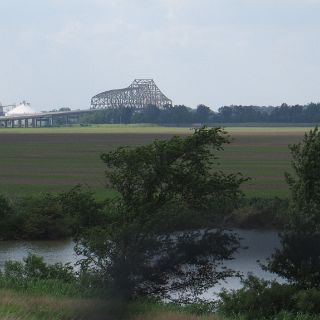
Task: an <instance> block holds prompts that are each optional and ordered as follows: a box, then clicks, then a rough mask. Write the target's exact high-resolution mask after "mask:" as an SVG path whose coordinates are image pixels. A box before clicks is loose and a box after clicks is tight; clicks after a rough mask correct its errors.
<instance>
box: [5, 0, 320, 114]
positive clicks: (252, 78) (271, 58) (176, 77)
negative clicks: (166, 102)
mask: <svg viewBox="0 0 320 320" xmlns="http://www.w3.org/2000/svg"><path fill="white" fill-rule="evenodd" d="M0 14H1V19H0V41H1V51H0V57H1V59H0V72H1V78H0V79H1V80H0V101H1V102H2V103H3V104H9V103H15V102H19V101H21V100H24V99H25V100H27V101H29V102H30V103H31V104H32V106H33V107H34V108H36V109H37V110H46V109H50V108H56V107H62V106H70V107H72V108H84V107H88V106H89V104H90V98H91V97H92V96H93V95H95V94H97V93H99V92H101V91H105V90H109V89H114V88H122V87H126V86H128V85H129V84H130V83H131V82H132V80H133V79H134V78H153V79H155V81H156V83H157V84H158V85H159V87H160V89H161V90H162V91H163V92H164V93H165V94H166V95H167V96H168V97H169V98H171V99H172V100H173V101H174V103H175V104H186V105H188V106H191V107H195V106H196V105H197V104H200V103H204V104H206V105H208V106H210V107H211V108H213V109H217V108H218V107H220V106H221V105H230V104H258V105H279V104H281V103H282V102H287V103H289V104H295V103H302V104H303V103H308V102H310V101H314V102H318V101H320V81H319V80H320V62H319V61H320V18H319V17H320V0H28V1H26V0H0Z"/></svg>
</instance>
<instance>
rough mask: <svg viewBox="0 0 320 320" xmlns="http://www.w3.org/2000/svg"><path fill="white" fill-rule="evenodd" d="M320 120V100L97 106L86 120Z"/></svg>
mask: <svg viewBox="0 0 320 320" xmlns="http://www.w3.org/2000/svg"><path fill="white" fill-rule="evenodd" d="M319 121H320V103H310V104H307V105H293V106H289V105H287V104H285V103H284V104H282V105H281V106H277V107H272V106H268V107H259V106H241V105H240V106H237V105H232V106H224V107H221V108H219V109H218V111H217V112H215V111H213V110H211V109H210V108H209V107H207V106H205V105H202V104H201V105H199V106H198V107H197V108H196V109H192V108H189V107H187V106H184V105H175V106H165V107H164V108H162V109H159V108H157V107H156V106H153V105H150V106H148V107H146V108H144V109H142V110H140V109H139V110H136V109H132V108H128V107H122V108H108V109H103V110H97V112H95V113H91V114H87V115H84V116H83V117H82V118H81V123H82V124H90V123H93V124H99V123H156V124H168V125H177V124H192V123H250V122H252V123H317V122H319Z"/></svg>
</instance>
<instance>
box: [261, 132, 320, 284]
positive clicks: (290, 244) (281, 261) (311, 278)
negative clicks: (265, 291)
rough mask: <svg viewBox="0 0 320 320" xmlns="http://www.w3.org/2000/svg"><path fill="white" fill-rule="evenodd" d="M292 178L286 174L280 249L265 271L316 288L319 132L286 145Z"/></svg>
mask: <svg viewBox="0 0 320 320" xmlns="http://www.w3.org/2000/svg"><path fill="white" fill-rule="evenodd" d="M290 149H291V153H292V158H293V160H292V167H293V171H294V176H292V175H290V174H286V177H287V182H288V184H289V186H290V188H291V193H292V208H291V214H290V223H289V225H288V226H287V230H286V232H285V233H284V234H282V235H281V244H282V247H281V248H280V249H277V250H276V251H275V252H274V254H273V255H272V256H271V258H270V259H269V262H268V265H267V267H266V268H267V269H268V270H269V271H271V272H274V273H277V274H278V275H280V276H282V277H285V278H286V279H288V280H289V281H290V282H292V283H295V284H297V285H299V286H301V287H303V288H311V287H317V288H319V287H320V273H319V270H320V132H319V129H318V128H317V127H316V128H315V129H314V130H311V131H310V132H309V133H308V134H305V137H304V140H303V142H302V143H298V144H295V145H292V146H290Z"/></svg>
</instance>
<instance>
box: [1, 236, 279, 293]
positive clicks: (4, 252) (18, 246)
mask: <svg viewBox="0 0 320 320" xmlns="http://www.w3.org/2000/svg"><path fill="white" fill-rule="evenodd" d="M235 231H237V232H238V234H239V235H240V236H241V237H242V238H243V239H242V241H241V244H242V246H247V247H248V249H241V250H240V251H239V252H238V253H237V254H236V255H235V257H234V258H235V259H234V260H231V261H228V262H227V263H226V264H225V265H226V266H228V267H231V268H233V269H235V270H238V271H240V272H242V273H243V274H247V273H248V272H251V273H253V274H255V275H257V276H259V277H262V278H265V279H276V277H275V275H272V274H270V273H268V272H265V271H263V270H261V268H260V266H259V264H258V263H257V260H260V261H261V262H263V261H265V259H266V258H267V257H269V256H270V255H271V253H272V252H273V250H274V248H276V247H279V243H280V242H279V237H278V234H277V232H275V231H261V230H235ZM73 247H74V243H73V242H72V240H68V239H67V240H59V241H0V267H2V266H3V264H4V262H5V261H6V260H20V261H21V260H22V259H23V258H24V257H26V256H27V255H28V253H33V254H37V255H40V256H43V257H44V259H45V261H46V262H48V263H55V262H62V263H66V262H71V263H72V264H74V263H75V262H76V261H77V256H76V255H75V253H74V251H73ZM240 286H241V284H240V281H239V279H234V278H231V279H228V281H227V282H226V283H222V284H221V285H220V286H216V287H215V288H214V289H212V290H210V291H209V292H208V293H207V294H206V295H210V294H213V293H214V292H217V291H219V290H220V289H221V288H222V287H225V288H228V289H236V288H239V287H240Z"/></svg>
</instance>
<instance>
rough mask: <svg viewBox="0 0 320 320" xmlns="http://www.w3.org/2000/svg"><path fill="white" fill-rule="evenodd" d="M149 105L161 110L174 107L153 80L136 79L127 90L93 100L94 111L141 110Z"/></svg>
mask: <svg viewBox="0 0 320 320" xmlns="http://www.w3.org/2000/svg"><path fill="white" fill-rule="evenodd" d="M147 105H155V106H157V107H159V108H162V107H164V106H165V105H172V101H171V100H170V99H168V98H167V97H166V96H165V95H164V94H163V93H162V92H161V90H160V89H159V88H158V86H157V85H156V84H155V82H154V81H153V79H135V80H134V81H133V82H132V84H131V85H130V86H129V87H127V88H124V89H115V90H109V91H105V92H102V93H99V94H97V95H95V96H94V97H93V98H92V99H91V108H92V109H103V108H119V107H132V108H136V109H141V108H144V107H146V106H147Z"/></svg>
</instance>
